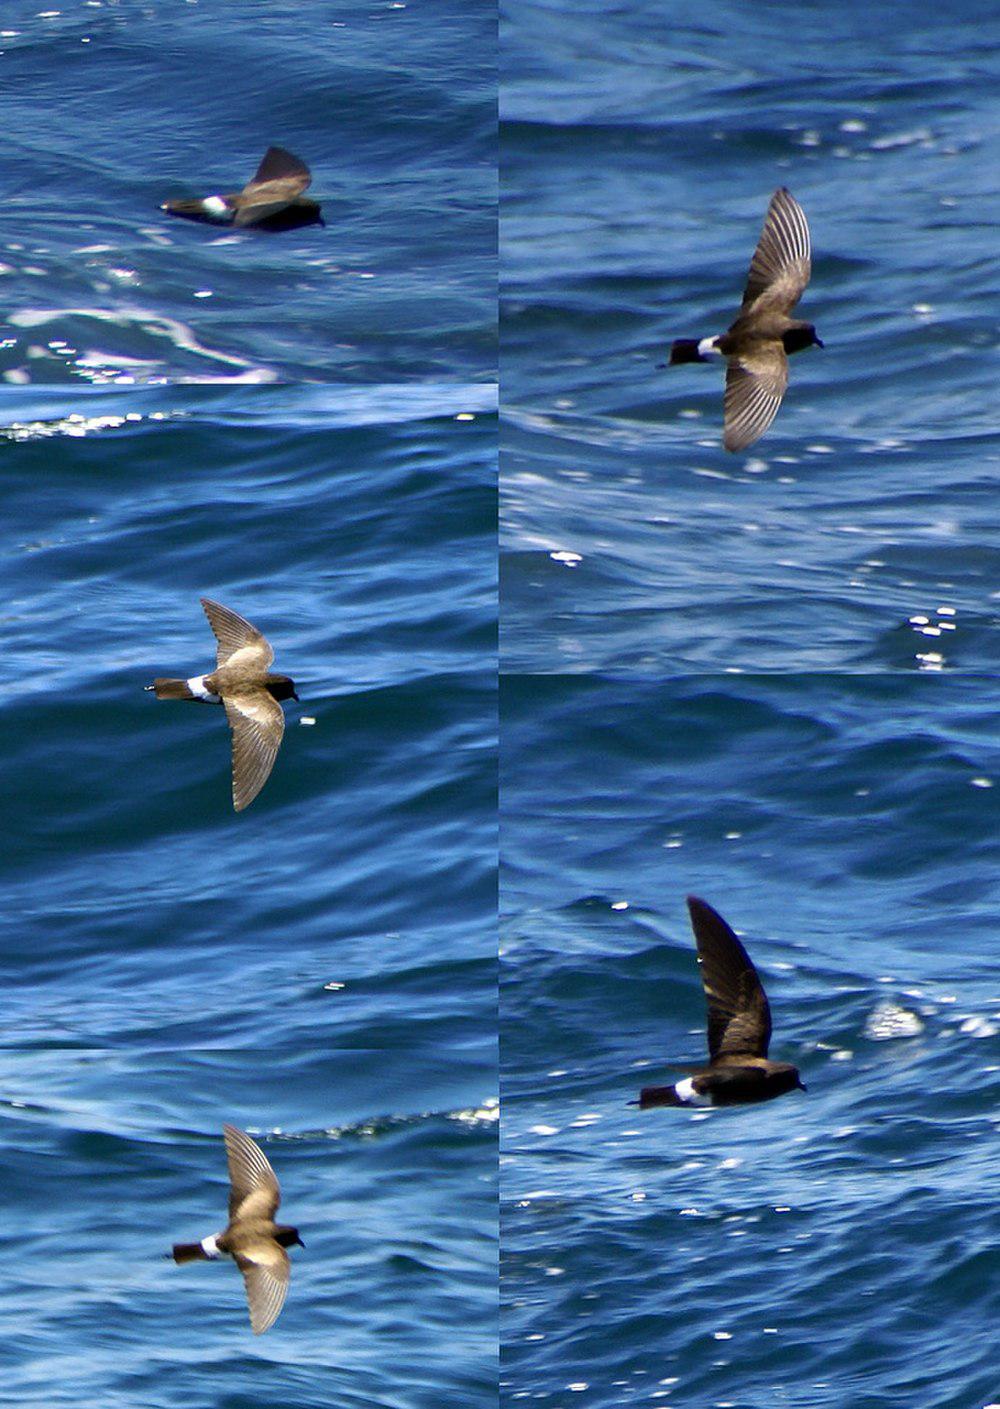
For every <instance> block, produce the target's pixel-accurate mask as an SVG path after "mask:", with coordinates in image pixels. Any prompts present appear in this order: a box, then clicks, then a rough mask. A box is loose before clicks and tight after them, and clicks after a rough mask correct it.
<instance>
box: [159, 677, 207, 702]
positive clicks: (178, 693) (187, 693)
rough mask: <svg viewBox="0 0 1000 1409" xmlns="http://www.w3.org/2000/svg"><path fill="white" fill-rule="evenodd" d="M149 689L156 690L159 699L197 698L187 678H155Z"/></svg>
mask: <svg viewBox="0 0 1000 1409" xmlns="http://www.w3.org/2000/svg"><path fill="white" fill-rule="evenodd" d="M146 689H147V690H155V692H156V698H157V699H158V700H196V699H197V698H198V696H197V695H195V694H193V693H192V692H191V689H190V687H189V686H188V683H187V681H186V680H165V679H164V678H163V677H162V676H160V677H159V678H158V679H156V680H154V681H153V683H152V685H147V686H146Z"/></svg>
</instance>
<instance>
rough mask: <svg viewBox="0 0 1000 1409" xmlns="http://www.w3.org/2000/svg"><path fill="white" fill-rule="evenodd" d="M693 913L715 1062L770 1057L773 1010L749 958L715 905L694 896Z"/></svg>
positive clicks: (691, 900)
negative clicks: (717, 1058)
mask: <svg viewBox="0 0 1000 1409" xmlns="http://www.w3.org/2000/svg"><path fill="white" fill-rule="evenodd" d="M688 910H689V912H690V914H691V927H692V929H693V930H694V937H695V940H696V942H697V945H698V962H699V965H700V966H701V981H702V984H703V986H704V989H705V998H706V1000H707V1002H708V1054H709V1057H710V1058H711V1060H713V1061H714V1060H715V1059H716V1057H728V1056H741V1057H766V1056H767V1049H768V1046H769V1045H770V1041H771V1010H770V1008H769V1006H768V1002H767V995H766V994H765V992H764V989H763V986H762V985H761V981H760V979H759V977H758V976H757V970H756V969H755V968H754V966H753V964H752V963H751V962H750V956H749V954H747V952H746V950H745V949H744V948H743V945H742V944H741V943H740V941H739V940H738V939H737V937H736V935H735V934H734V933H733V931H732V930H731V929H730V927H729V926H728V925H727V924H726V922H725V920H724V919H723V918H722V916H721V915H720V914H718V912H717V911H715V910H713V909H712V907H711V905H706V904H705V902H704V900H699V899H698V898H697V896H694V895H689V896H688Z"/></svg>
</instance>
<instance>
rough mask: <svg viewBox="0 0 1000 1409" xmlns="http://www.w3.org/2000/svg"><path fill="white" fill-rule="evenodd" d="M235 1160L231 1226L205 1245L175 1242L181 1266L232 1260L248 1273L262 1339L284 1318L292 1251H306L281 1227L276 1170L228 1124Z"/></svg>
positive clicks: (225, 1130)
mask: <svg viewBox="0 0 1000 1409" xmlns="http://www.w3.org/2000/svg"><path fill="white" fill-rule="evenodd" d="M222 1134H223V1137H224V1139H225V1142H226V1158H227V1159H228V1161H229V1184H230V1189H229V1223H228V1226H227V1227H226V1228H225V1229H224V1230H223V1232H221V1233H216V1234H215V1235H214V1237H209V1238H202V1240H201V1242H199V1243H175V1244H174V1249H173V1258H174V1261H175V1262H177V1263H183V1262H214V1261H215V1260H216V1259H217V1258H220V1257H231V1258H232V1259H233V1261H234V1262H235V1263H236V1266H237V1267H238V1268H239V1269H240V1271H241V1272H242V1273H243V1282H244V1285H245V1287H246V1294H247V1302H248V1303H249V1306H250V1325H251V1327H252V1328H253V1332H254V1334H255V1335H258V1336H259V1335H262V1334H263V1332H264V1331H266V1330H267V1329H268V1328H269V1327H270V1326H273V1325H274V1323H275V1321H276V1320H277V1319H278V1313H279V1312H280V1310H281V1308H282V1306H283V1305H284V1302H285V1296H286V1294H287V1292H288V1278H289V1274H290V1271H291V1263H290V1261H289V1258H288V1253H287V1252H286V1251H285V1249H286V1248H290V1247H294V1246H295V1245H296V1244H297V1245H298V1246H299V1247H304V1246H305V1244H304V1243H303V1241H302V1239H301V1238H300V1237H299V1230H298V1229H297V1228H292V1227H290V1226H289V1225H288V1224H286V1223H275V1221H274V1215H275V1213H277V1211H278V1205H279V1204H280V1202H281V1190H280V1189H279V1188H278V1181H277V1179H276V1178H275V1174H274V1170H273V1169H272V1168H271V1165H270V1163H269V1161H268V1159H267V1157H266V1155H265V1154H264V1152H263V1150H261V1148H260V1146H259V1145H257V1144H256V1142H255V1141H253V1140H251V1139H250V1136H249V1135H247V1134H246V1132H245V1131H243V1130H238V1129H237V1127H236V1126H235V1125H224V1126H223V1127H222Z"/></svg>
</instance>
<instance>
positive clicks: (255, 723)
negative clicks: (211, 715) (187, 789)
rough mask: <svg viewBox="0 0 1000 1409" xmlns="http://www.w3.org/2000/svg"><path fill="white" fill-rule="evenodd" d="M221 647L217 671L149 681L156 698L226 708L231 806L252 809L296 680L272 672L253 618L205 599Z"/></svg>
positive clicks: (269, 652)
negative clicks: (230, 745) (282, 702)
mask: <svg viewBox="0 0 1000 1409" xmlns="http://www.w3.org/2000/svg"><path fill="white" fill-rule="evenodd" d="M201 605H202V606H203V607H204V608H205V615H206V616H207V617H208V623H209V625H210V626H211V628H212V630H213V631H214V632H215V637H216V640H217V641H218V648H217V651H216V658H217V664H216V669H215V670H214V671H212V673H211V674H209V675H192V676H191V678H190V679H189V680H170V679H164V678H162V677H159V678H157V679H156V680H154V681H153V683H152V685H147V686H146V689H147V690H153V691H155V693H156V698H157V699H158V700H204V701H206V702H207V703H209V704H221V705H224V706H225V710H226V717H227V718H228V720H229V727H230V729H231V730H232V736H233V807H234V808H235V810H236V811H237V812H242V811H243V809H244V808H245V807H249V806H250V804H251V803H252V802H253V800H254V798H255V797H256V796H257V794H258V793H259V792H260V790H261V788H262V787H263V786H264V784H265V783H266V782H267V779H268V775H269V774H270V772H271V769H272V768H273V767H274V760H275V759H276V758H277V756H278V748H279V747H280V745H281V737H282V735H283V734H284V732H285V716H284V714H283V713H282V710H281V705H280V703H279V701H280V700H289V699H291V700H297V699H298V695H297V694H296V693H295V681H294V680H291V679H289V677H288V676H287V675H275V674H273V673H272V672H271V671H269V670H268V666H269V665H270V664H271V662H272V661H273V660H274V651H273V650H272V649H271V647H270V645H269V644H268V642H267V641H266V640H265V638H264V637H263V636H262V635H261V633H260V632H259V631H258V630H257V628H256V626H251V625H250V623H249V621H246V620H245V619H244V618H243V617H241V616H238V615H237V614H236V612H234V611H230V609H229V608H228V607H224V606H222V605H221V604H220V603H219V602H213V601H212V600H211V598H209V597H202V599H201Z"/></svg>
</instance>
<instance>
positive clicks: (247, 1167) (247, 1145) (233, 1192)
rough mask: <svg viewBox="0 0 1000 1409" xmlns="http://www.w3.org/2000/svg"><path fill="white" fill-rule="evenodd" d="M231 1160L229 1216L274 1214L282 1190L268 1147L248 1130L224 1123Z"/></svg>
mask: <svg viewBox="0 0 1000 1409" xmlns="http://www.w3.org/2000/svg"><path fill="white" fill-rule="evenodd" d="M222 1134H223V1138H224V1139H225V1142H226V1158H227V1159H228V1161H229V1186H230V1187H229V1219H230V1222H231V1221H232V1220H233V1219H234V1218H273V1217H274V1215H275V1213H276V1212H277V1210H278V1205H279V1204H280V1203H281V1190H280V1189H279V1188H278V1180H277V1176H276V1175H275V1172H274V1170H273V1169H272V1168H271V1165H270V1163H269V1161H268V1158H267V1156H266V1155H265V1154H264V1151H263V1150H262V1149H261V1148H260V1146H259V1145H258V1144H257V1143H256V1141H255V1140H251V1139H250V1136H249V1135H248V1134H247V1133H246V1131H245V1130H240V1129H239V1128H238V1127H237V1126H235V1125H224V1126H223V1127H222Z"/></svg>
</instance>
